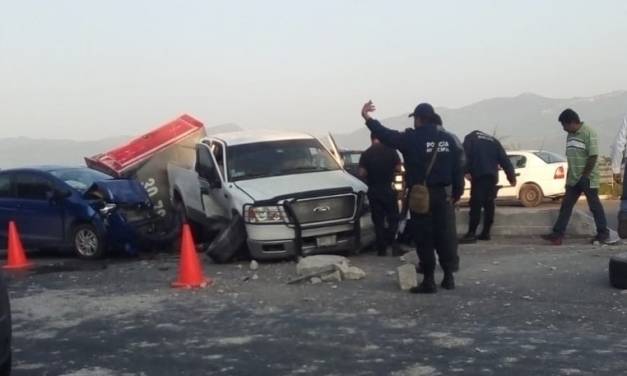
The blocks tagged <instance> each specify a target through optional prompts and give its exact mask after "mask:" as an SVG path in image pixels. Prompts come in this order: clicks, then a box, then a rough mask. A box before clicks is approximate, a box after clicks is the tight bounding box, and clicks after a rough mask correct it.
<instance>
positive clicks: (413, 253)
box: [401, 251, 419, 265]
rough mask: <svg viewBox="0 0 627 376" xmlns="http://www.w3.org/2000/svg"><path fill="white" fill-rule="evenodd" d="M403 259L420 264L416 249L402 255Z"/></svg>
mask: <svg viewBox="0 0 627 376" xmlns="http://www.w3.org/2000/svg"><path fill="white" fill-rule="evenodd" d="M401 261H404V262H406V263H408V264H412V265H418V263H419V260H418V254H417V253H416V251H410V252H407V253H405V254H404V255H403V256H401Z"/></svg>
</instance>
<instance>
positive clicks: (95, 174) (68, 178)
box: [50, 168, 113, 193]
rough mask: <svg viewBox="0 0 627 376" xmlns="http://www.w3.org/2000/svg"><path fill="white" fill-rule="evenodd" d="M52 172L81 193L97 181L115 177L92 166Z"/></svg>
mask: <svg viewBox="0 0 627 376" xmlns="http://www.w3.org/2000/svg"><path fill="white" fill-rule="evenodd" d="M50 173H51V174H52V175H54V176H56V177H57V178H59V179H61V180H63V181H64V182H65V183H66V184H67V185H69V186H70V187H72V188H74V189H76V190H77V191H79V192H81V193H83V192H86V191H87V190H88V189H89V187H91V186H92V185H93V184H94V183H95V182H98V181H103V180H111V179H113V178H112V177H111V176H109V175H107V174H103V173H102V172H99V171H96V170H92V169H90V168H66V169H62V170H54V171H50Z"/></svg>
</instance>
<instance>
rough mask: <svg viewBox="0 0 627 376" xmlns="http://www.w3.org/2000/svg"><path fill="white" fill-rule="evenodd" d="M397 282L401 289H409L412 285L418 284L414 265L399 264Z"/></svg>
mask: <svg viewBox="0 0 627 376" xmlns="http://www.w3.org/2000/svg"><path fill="white" fill-rule="evenodd" d="M397 271H398V284H399V286H400V288H401V290H403V291H405V290H409V289H410V288H412V287H416V286H418V275H417V273H416V267H415V266H414V265H412V264H405V265H402V266H399V267H398V269H397Z"/></svg>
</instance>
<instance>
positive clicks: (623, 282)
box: [609, 253, 627, 290]
mask: <svg viewBox="0 0 627 376" xmlns="http://www.w3.org/2000/svg"><path fill="white" fill-rule="evenodd" d="M609 270H610V283H611V284H612V286H614V287H616V288H617V289H623V290H625V289H627V253H621V254H618V255H614V256H612V257H610V268H609Z"/></svg>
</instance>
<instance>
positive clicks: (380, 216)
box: [368, 184, 400, 252]
mask: <svg viewBox="0 0 627 376" xmlns="http://www.w3.org/2000/svg"><path fill="white" fill-rule="evenodd" d="M368 200H369V201H370V211H371V214H372V223H373V224H374V230H375V235H376V238H377V241H376V247H377V251H379V252H384V251H385V249H386V248H387V246H388V245H391V244H392V243H394V242H395V241H396V232H397V231H398V222H399V219H400V214H399V212H398V202H397V201H396V193H395V192H394V190H393V189H392V186H391V185H390V184H386V185H385V186H370V187H368Z"/></svg>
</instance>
